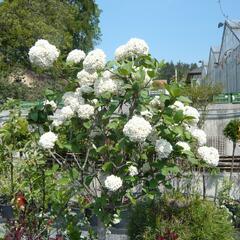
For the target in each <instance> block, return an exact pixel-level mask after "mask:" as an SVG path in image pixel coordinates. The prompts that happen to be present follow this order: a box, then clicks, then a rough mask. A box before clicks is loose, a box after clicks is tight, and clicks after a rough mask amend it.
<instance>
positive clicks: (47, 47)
mask: <svg viewBox="0 0 240 240" xmlns="http://www.w3.org/2000/svg"><path fill="white" fill-rule="evenodd" d="M59 53H60V52H59V50H58V49H57V48H56V47H55V46H54V45H52V44H50V43H49V42H48V41H47V40H44V39H40V40H38V41H37V42H36V43H35V45H34V46H33V47H31V48H30V50H29V53H28V55H29V60H30V62H31V63H32V64H35V65H36V66H39V67H43V68H47V67H51V66H52V65H53V63H54V62H55V61H56V59H57V58H58V56H59Z"/></svg>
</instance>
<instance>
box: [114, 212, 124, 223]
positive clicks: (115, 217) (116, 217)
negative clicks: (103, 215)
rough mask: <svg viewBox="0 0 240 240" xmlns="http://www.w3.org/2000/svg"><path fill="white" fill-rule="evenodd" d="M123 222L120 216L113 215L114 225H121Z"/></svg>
mask: <svg viewBox="0 0 240 240" xmlns="http://www.w3.org/2000/svg"><path fill="white" fill-rule="evenodd" d="M121 220H122V219H121V217H120V216H119V215H118V214H116V213H115V214H113V220H112V223H113V224H115V225H116V224H118V223H120V222H121Z"/></svg>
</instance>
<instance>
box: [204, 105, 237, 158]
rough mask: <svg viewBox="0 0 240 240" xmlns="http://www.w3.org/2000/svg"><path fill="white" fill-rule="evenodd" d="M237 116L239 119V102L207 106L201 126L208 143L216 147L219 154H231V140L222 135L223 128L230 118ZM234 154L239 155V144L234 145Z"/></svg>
mask: <svg viewBox="0 0 240 240" xmlns="http://www.w3.org/2000/svg"><path fill="white" fill-rule="evenodd" d="M237 118H239V119H240V104H213V105H211V106H210V107H209V108H208V114H207V117H206V122H205V124H204V127H203V128H204V130H205V132H206V134H207V136H208V145H213V146H214V147H217V148H218V149H219V150H220V153H221V155H231V154H232V142H231V141H229V140H227V139H226V138H225V137H224V135H223V129H224V128H225V126H226V125H227V124H228V122H229V121H230V120H232V119H237ZM217 145H218V146H217ZM220 145H222V146H220ZM223 147H224V150H222V148H223ZM236 155H240V147H239V146H237V147H236Z"/></svg>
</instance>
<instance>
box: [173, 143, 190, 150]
mask: <svg viewBox="0 0 240 240" xmlns="http://www.w3.org/2000/svg"><path fill="white" fill-rule="evenodd" d="M176 145H178V146H180V147H181V148H182V149H183V151H190V150H191V148H190V146H189V144H188V143H187V142H181V141H179V142H177V143H176Z"/></svg>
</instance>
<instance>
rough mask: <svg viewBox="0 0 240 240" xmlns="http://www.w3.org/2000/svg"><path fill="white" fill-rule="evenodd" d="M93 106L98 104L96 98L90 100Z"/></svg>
mask: <svg viewBox="0 0 240 240" xmlns="http://www.w3.org/2000/svg"><path fill="white" fill-rule="evenodd" d="M90 102H91V103H92V104H93V105H97V104H98V100H97V99H96V98H94V99H92V100H91V101H90Z"/></svg>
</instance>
